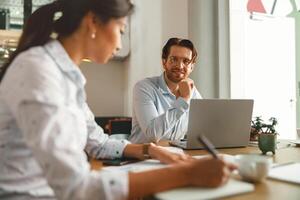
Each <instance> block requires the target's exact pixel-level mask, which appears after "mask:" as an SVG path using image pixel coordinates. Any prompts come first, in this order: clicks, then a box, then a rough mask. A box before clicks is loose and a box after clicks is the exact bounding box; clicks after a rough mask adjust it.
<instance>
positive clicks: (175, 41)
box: [161, 38, 198, 63]
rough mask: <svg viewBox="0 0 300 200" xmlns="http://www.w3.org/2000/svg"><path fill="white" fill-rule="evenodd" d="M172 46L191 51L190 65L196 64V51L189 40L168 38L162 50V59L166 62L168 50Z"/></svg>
mask: <svg viewBox="0 0 300 200" xmlns="http://www.w3.org/2000/svg"><path fill="white" fill-rule="evenodd" d="M172 46H180V47H186V48H188V49H190V50H191V51H192V60H191V61H192V63H195V62H196V59H197V56H198V54H197V50H196V48H195V47H194V45H193V43H192V42H191V41H190V40H187V39H180V38H170V39H169V40H168V41H167V43H166V44H165V46H164V47H163V49H162V55H161V57H162V59H164V60H167V59H168V56H169V54H170V49H171V47H172Z"/></svg>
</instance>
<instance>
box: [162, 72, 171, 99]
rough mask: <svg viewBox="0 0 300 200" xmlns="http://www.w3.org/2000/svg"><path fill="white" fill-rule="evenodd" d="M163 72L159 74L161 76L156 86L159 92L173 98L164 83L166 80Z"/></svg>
mask: <svg viewBox="0 0 300 200" xmlns="http://www.w3.org/2000/svg"><path fill="white" fill-rule="evenodd" d="M164 74H165V73H164V72H163V73H162V74H161V76H160V77H159V79H158V84H159V88H160V90H161V92H162V93H163V94H168V95H172V96H174V94H173V93H172V92H171V91H170V89H169V87H168V85H167V83H166V80H165V77H164Z"/></svg>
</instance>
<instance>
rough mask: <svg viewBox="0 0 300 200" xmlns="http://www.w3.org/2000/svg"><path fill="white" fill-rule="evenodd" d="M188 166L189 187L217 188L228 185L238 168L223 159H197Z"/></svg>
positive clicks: (187, 164)
mask: <svg viewBox="0 0 300 200" xmlns="http://www.w3.org/2000/svg"><path fill="white" fill-rule="evenodd" d="M185 165H186V167H187V168H186V170H185V171H186V173H187V180H189V181H190V182H189V185H192V186H201V187H217V186H219V185H223V184H224V183H226V182H227V181H228V179H229V177H230V174H231V172H232V171H233V170H235V169H237V166H236V165H234V164H232V163H228V162H225V161H224V160H222V159H215V158H212V157H204V158H201V159H197V160H196V159H195V160H193V161H190V162H188V163H185Z"/></svg>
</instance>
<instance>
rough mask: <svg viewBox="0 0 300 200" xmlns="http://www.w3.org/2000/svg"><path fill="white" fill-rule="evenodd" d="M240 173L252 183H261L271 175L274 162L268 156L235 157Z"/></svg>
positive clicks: (249, 155)
mask: <svg viewBox="0 0 300 200" xmlns="http://www.w3.org/2000/svg"><path fill="white" fill-rule="evenodd" d="M235 159H236V163H237V164H238V172H239V174H240V175H241V177H242V178H243V179H244V180H246V181H250V182H260V181H262V180H263V179H264V178H265V177H266V176H267V175H268V173H269V170H270V168H271V164H272V160H271V159H270V158H268V157H266V156H261V155H254V154H240V155H236V156H235Z"/></svg>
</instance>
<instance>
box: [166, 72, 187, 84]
mask: <svg viewBox="0 0 300 200" xmlns="http://www.w3.org/2000/svg"><path fill="white" fill-rule="evenodd" d="M177 73H180V74H177ZM166 76H167V78H168V79H169V80H170V81H172V82H173V83H179V82H180V81H182V80H183V79H185V78H186V73H185V72H183V71H180V70H168V71H166Z"/></svg>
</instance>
